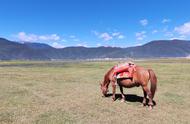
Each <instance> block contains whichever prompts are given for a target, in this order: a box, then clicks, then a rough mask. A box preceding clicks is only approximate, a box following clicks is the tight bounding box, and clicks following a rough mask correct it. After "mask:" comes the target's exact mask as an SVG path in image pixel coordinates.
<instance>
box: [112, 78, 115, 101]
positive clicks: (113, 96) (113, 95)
mask: <svg viewBox="0 0 190 124" xmlns="http://www.w3.org/2000/svg"><path fill="white" fill-rule="evenodd" d="M111 83H112V92H113V94H112V100H113V101H115V92H116V84H115V82H114V81H112V82H111Z"/></svg>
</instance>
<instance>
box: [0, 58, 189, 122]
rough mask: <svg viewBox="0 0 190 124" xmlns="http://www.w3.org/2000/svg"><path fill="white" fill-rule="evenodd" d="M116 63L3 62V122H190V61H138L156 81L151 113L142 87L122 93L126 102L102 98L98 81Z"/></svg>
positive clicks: (0, 117) (0, 90) (0, 77)
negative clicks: (142, 100)
mask: <svg viewBox="0 0 190 124" xmlns="http://www.w3.org/2000/svg"><path fill="white" fill-rule="evenodd" d="M115 63H117V62H78V63H77V62H72V63H69V62H29V61H27V62H26V61H13V62H0V123H1V124H63V123H69V124H70V123H78V124H84V123H90V124H99V123H104V124H110V123H112V124H115V123H118V124H121V123H123V124H126V123H142V124H143V123H146V124H149V123H154V124H160V123H162V124H170V123H179V124H182V123H183V124H185V123H186V124H188V123H190V118H189V117H190V108H189V107H190V92H189V91H190V76H189V73H190V60H185V59H180V60H152V61H137V62H136V63H138V64H139V65H142V66H145V67H147V68H152V69H153V70H154V71H155V72H156V74H157V76H158V91H157V92H156V95H155V98H154V100H155V101H156V102H157V105H156V106H155V108H154V109H153V110H152V111H149V110H148V108H147V107H145V108H144V107H142V105H141V103H140V102H139V101H138V100H139V99H140V97H141V96H143V93H142V89H141V88H140V87H139V88H132V89H124V92H125V94H128V95H127V96H128V97H129V98H127V99H128V101H126V102H125V103H121V101H120V100H119V99H118V100H116V101H115V102H112V99H111V97H107V98H102V97H101V96H102V95H101V92H100V89H99V82H100V80H102V78H103V75H104V73H105V72H106V71H107V70H108V69H109V68H110V67H111V66H113V65H114V64H115ZM110 91H111V90H110ZM117 93H120V92H119V89H117ZM130 94H132V95H130ZM135 95H136V96H135ZM132 97H133V98H132Z"/></svg>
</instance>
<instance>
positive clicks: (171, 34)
mask: <svg viewBox="0 0 190 124" xmlns="http://www.w3.org/2000/svg"><path fill="white" fill-rule="evenodd" d="M164 35H165V36H167V37H173V36H174V34H173V33H172V32H169V31H168V32H166V33H165V34H164Z"/></svg>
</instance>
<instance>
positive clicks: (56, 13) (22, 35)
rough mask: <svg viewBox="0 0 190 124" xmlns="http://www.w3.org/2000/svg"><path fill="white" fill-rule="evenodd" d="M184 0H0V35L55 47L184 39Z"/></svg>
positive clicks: (188, 17) (188, 18) (188, 24)
mask: <svg viewBox="0 0 190 124" xmlns="http://www.w3.org/2000/svg"><path fill="white" fill-rule="evenodd" d="M189 5H190V0H1V4H0V37H4V38H7V39H10V40H14V41H19V42H20V41H22V42H40V43H47V44H49V45H51V46H54V47H57V48H61V47H67V46H86V47H97V46H117V47H129V46H136V45H141V44H144V43H147V42H149V41H151V40H160V39H186V40H189V39H190V14H189V12H190V7H189Z"/></svg>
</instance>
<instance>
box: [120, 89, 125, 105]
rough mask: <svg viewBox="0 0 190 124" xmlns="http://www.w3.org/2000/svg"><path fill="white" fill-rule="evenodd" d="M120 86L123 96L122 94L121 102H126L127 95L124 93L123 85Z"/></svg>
mask: <svg viewBox="0 0 190 124" xmlns="http://www.w3.org/2000/svg"><path fill="white" fill-rule="evenodd" d="M119 88H120V92H121V96H122V99H121V102H125V95H124V94H123V87H122V86H121V85H119Z"/></svg>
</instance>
